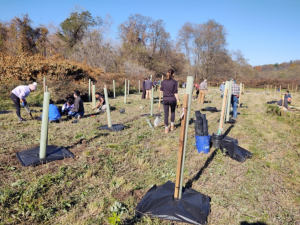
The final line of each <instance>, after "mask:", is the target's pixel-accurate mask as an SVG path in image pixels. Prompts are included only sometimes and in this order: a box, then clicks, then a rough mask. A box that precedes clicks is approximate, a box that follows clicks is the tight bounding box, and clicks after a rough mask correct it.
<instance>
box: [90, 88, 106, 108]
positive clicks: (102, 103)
mask: <svg viewBox="0 0 300 225" xmlns="http://www.w3.org/2000/svg"><path fill="white" fill-rule="evenodd" d="M95 97H96V99H98V100H99V102H98V104H97V105H96V107H95V108H93V110H95V109H97V112H99V111H100V110H106V104H105V98H104V96H103V95H101V94H100V93H99V92H96V93H95Z"/></svg>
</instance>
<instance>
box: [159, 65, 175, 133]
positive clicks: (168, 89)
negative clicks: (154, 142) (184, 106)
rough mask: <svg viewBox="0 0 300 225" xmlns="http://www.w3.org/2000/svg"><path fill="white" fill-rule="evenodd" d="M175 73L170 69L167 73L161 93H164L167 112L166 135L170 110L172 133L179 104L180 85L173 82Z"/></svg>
mask: <svg viewBox="0 0 300 225" xmlns="http://www.w3.org/2000/svg"><path fill="white" fill-rule="evenodd" d="M173 76H174V71H173V70H172V69H169V70H168V72H167V76H166V79H165V80H163V81H162V82H161V87H160V93H159V95H160V96H161V94H162V93H163V96H164V97H163V105H164V112H165V119H164V122H165V133H166V134H167V133H169V123H168V120H169V108H171V131H172V130H174V121H175V109H176V104H180V103H179V99H178V83H177V81H175V80H173Z"/></svg>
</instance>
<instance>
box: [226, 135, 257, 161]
mask: <svg viewBox="0 0 300 225" xmlns="http://www.w3.org/2000/svg"><path fill="white" fill-rule="evenodd" d="M238 144H239V143H238V140H237V139H234V138H231V137H227V136H226V137H225V138H224V139H223V140H222V149H223V150H224V149H226V151H227V152H228V155H229V156H230V158H232V159H234V160H236V161H238V162H245V161H246V160H247V159H249V158H251V157H252V153H251V152H249V151H247V150H246V149H244V148H242V147H240V146H238Z"/></svg>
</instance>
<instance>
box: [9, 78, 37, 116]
mask: <svg viewBox="0 0 300 225" xmlns="http://www.w3.org/2000/svg"><path fill="white" fill-rule="evenodd" d="M36 86H37V83H36V82H34V83H33V84H29V85H20V86H18V87H16V88H15V89H14V90H12V93H11V95H10V98H11V100H12V101H13V102H14V104H15V108H16V114H17V116H18V120H19V122H22V121H25V120H24V119H23V118H22V117H21V113H20V102H21V104H22V106H24V107H26V106H27V101H26V97H28V96H29V94H30V93H31V92H33V91H35V90H36ZM29 113H30V112H29ZM30 115H31V114H30Z"/></svg>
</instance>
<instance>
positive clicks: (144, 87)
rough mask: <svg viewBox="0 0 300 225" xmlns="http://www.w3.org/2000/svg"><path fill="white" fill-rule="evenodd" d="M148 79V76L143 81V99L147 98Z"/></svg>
mask: <svg viewBox="0 0 300 225" xmlns="http://www.w3.org/2000/svg"><path fill="white" fill-rule="evenodd" d="M146 81H147V78H145V79H144V81H143V87H142V91H143V93H142V99H145V98H146Z"/></svg>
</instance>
